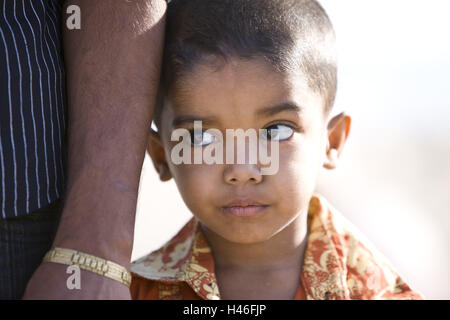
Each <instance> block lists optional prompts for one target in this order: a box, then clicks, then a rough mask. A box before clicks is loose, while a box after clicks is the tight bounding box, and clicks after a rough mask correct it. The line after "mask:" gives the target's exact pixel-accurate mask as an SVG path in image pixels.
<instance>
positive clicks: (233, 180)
mask: <svg viewBox="0 0 450 320" xmlns="http://www.w3.org/2000/svg"><path fill="white" fill-rule="evenodd" d="M223 175H224V180H225V182H226V183H228V184H233V185H237V184H244V183H247V182H250V183H260V182H261V181H262V175H261V170H260V169H259V167H258V166H257V165H255V164H231V165H227V167H226V168H225V171H224V173H223Z"/></svg>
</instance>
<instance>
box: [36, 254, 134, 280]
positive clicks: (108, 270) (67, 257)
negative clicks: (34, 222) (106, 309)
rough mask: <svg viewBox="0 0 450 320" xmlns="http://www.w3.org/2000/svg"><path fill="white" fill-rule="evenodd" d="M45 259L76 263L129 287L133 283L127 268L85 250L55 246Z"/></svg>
mask: <svg viewBox="0 0 450 320" xmlns="http://www.w3.org/2000/svg"><path fill="white" fill-rule="evenodd" d="M43 261H44V262H55V263H60V264H65V265H76V266H79V267H80V268H81V269H84V270H88V271H91V272H95V273H97V274H99V275H102V276H105V277H107V278H110V279H113V280H116V281H119V282H121V283H123V284H124V285H126V286H128V287H129V286H130V284H131V273H130V272H129V271H128V270H127V269H126V268H124V267H122V266H121V265H119V264H117V263H114V262H112V261H109V260H105V259H102V258H99V257H96V256H93V255H90V254H87V253H84V252H80V251H76V250H72V249H66V248H58V247H55V248H53V249H51V250H50V251H48V252H47V253H46V254H45V256H44V259H43Z"/></svg>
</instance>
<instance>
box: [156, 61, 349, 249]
mask: <svg viewBox="0 0 450 320" xmlns="http://www.w3.org/2000/svg"><path fill="white" fill-rule="evenodd" d="M277 106H289V107H288V108H278V109H274V110H272V112H268V111H267V110H266V109H268V108H271V107H277ZM295 106H296V107H298V110H295ZM323 109H324V99H323V97H322V96H321V95H320V94H317V93H315V92H314V91H313V90H311V89H310V88H309V87H308V85H307V82H306V79H305V78H304V76H303V75H302V73H301V72H299V73H297V74H296V75H288V74H281V73H278V72H275V71H273V69H271V67H270V66H269V65H267V64H266V63H264V62H262V61H259V60H255V59H253V60H241V59H233V60H230V61H228V62H227V63H226V64H225V65H224V66H223V67H222V68H219V69H212V68H211V67H209V66H207V65H199V66H196V67H195V68H194V70H193V71H192V72H191V73H190V74H189V75H188V76H185V77H183V79H182V81H181V85H178V87H177V88H176V90H175V92H174V95H173V96H172V98H171V101H170V103H166V105H165V106H164V109H163V111H162V115H161V124H160V129H159V131H160V132H159V135H160V137H161V140H159V137H158V136H156V135H153V137H152V139H151V142H150V144H149V152H150V155H151V157H152V160H153V162H154V164H155V167H156V168H157V170H158V171H159V173H160V176H161V179H162V180H166V179H168V178H170V177H173V178H174V179H175V182H176V184H177V186H178V189H179V191H180V193H181V195H182V197H183V200H184V201H185V203H186V205H187V206H188V208H189V209H190V210H191V212H192V213H193V214H194V215H195V216H196V217H197V218H198V219H199V220H200V221H201V222H202V223H203V225H204V226H205V227H206V228H208V229H209V231H212V232H214V233H216V234H217V235H219V236H221V237H223V238H225V239H227V240H228V241H231V242H237V243H257V242H262V241H265V240H268V239H270V238H271V237H273V236H274V235H276V234H277V233H279V232H280V231H282V230H283V229H284V228H285V227H286V226H288V225H289V224H290V223H292V222H293V221H294V220H296V219H297V218H298V217H299V216H301V215H306V213H307V210H308V205H309V200H310V198H311V196H312V194H313V192H314V189H315V186H316V181H317V177H318V174H319V170H320V168H321V167H322V166H324V164H325V165H326V164H327V162H328V165H330V158H329V154H330V152H329V150H330V141H329V135H330V131H329V129H327V119H326V117H325V115H324V110H323ZM262 110H266V112H265V113H262ZM277 111H279V112H277ZM180 117H183V118H184V117H189V118H193V119H197V120H203V121H202V129H203V130H204V131H205V130H207V129H211V128H215V129H218V130H220V131H221V132H222V134H223V137H224V140H225V139H226V135H225V130H226V129H243V130H244V131H245V130H247V129H250V128H252V129H255V130H256V131H257V132H258V130H259V129H268V128H271V129H274V128H277V129H281V131H280V136H279V137H280V140H279V141H278V142H279V145H278V149H279V159H277V160H278V161H279V168H278V172H277V173H276V174H274V175H262V174H261V170H260V168H261V167H260V166H259V164H250V163H248V158H247V159H246V161H247V162H246V164H236V162H235V164H227V163H224V164H212V165H208V164H206V163H202V164H180V165H175V164H174V163H173V162H172V160H171V150H172V148H173V147H174V146H175V145H176V144H178V143H179V142H178V141H170V137H171V133H172V131H173V130H174V129H177V128H185V129H187V130H193V129H194V123H193V122H190V123H189V122H188V123H186V122H185V123H179V125H177V126H173V125H172V124H173V122H174V120H175V119H180ZM205 119H209V120H210V121H209V122H207V121H206V120H205ZM176 122H177V123H178V121H176ZM345 123H346V125H344V126H342V125H341V126H340V127H341V129H340V131H341V132H342V131H344V133H345V138H346V135H347V134H348V129H349V120H348V121H347V122H345ZM268 130H269V129H268ZM340 136H342V134H340ZM205 138H206V140H207V139H208V138H209V137H208V136H207V137H205ZM340 140H342V139H340ZM344 141H345V139H344ZM200 144H201V143H200ZM205 144H208V141H206V142H205ZM247 144H248V140H247ZM194 148H205V146H192V154H193V153H194ZM339 150H340V147H339ZM223 152H224V158H225V155H226V151H225V150H224V151H223ZM272 160H273V159H272ZM332 166H333V165H332V164H331V167H332ZM241 199H250V200H253V201H254V202H255V206H254V207H253V209H248V208H247V209H246V210H241V211H239V210H240V209H239V208H234V209H233V208H231V209H230V208H229V206H230V203H233V202H235V201H238V200H241ZM231 206H232V205H231ZM237 206H239V205H237ZM252 210H253V211H252ZM242 214H244V215H242Z"/></svg>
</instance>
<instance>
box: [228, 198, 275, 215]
mask: <svg viewBox="0 0 450 320" xmlns="http://www.w3.org/2000/svg"><path fill="white" fill-rule="evenodd" d="M268 207H269V205H267V204H264V203H262V202H259V201H256V200H253V199H250V198H235V199H233V200H232V201H230V202H228V203H227V204H226V205H225V206H223V207H222V211H223V212H224V213H227V214H231V215H234V216H238V217H251V216H255V215H257V214H258V213H260V212H262V211H264V210H265V209H266V208H268Z"/></svg>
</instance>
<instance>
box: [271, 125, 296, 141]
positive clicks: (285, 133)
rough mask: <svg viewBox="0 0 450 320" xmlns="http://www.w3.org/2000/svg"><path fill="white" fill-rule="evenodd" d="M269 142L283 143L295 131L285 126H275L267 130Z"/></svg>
mask: <svg viewBox="0 0 450 320" xmlns="http://www.w3.org/2000/svg"><path fill="white" fill-rule="evenodd" d="M266 130H267V137H266V138H267V140H273V141H283V140H287V139H289V138H290V137H291V136H292V134H293V133H294V129H292V128H291V127H290V126H288V125H285V124H274V125H271V126H269V127H267V128H266Z"/></svg>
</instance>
